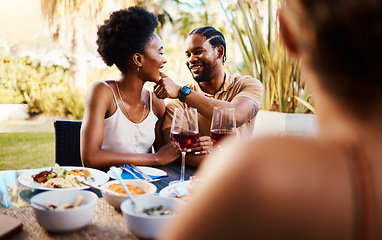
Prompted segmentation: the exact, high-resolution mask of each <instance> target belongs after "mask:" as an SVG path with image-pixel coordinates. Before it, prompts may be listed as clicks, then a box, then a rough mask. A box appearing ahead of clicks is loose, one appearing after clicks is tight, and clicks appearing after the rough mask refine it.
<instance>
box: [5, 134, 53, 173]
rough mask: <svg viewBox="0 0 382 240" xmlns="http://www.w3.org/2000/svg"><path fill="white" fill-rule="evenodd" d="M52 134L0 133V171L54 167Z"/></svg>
mask: <svg viewBox="0 0 382 240" xmlns="http://www.w3.org/2000/svg"><path fill="white" fill-rule="evenodd" d="M54 150H55V142H54V132H51V131H44V132H11V133H0V170H8V169H29V168H42V167H50V166H53V165H54V162H55V160H54V154H55V153H54Z"/></svg>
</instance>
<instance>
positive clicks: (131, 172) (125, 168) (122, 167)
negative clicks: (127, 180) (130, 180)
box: [120, 166, 142, 180]
mask: <svg viewBox="0 0 382 240" xmlns="http://www.w3.org/2000/svg"><path fill="white" fill-rule="evenodd" d="M120 168H121V169H123V170H126V171H127V172H129V173H130V174H131V175H133V177H134V178H135V179H139V180H142V179H141V178H139V177H138V176H137V175H135V173H134V172H133V171H131V170H130V169H128V168H127V167H125V166H120Z"/></svg>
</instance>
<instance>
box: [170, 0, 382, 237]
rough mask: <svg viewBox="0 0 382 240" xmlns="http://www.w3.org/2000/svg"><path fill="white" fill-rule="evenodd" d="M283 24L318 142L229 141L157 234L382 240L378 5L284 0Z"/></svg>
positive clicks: (375, 0)
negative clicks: (310, 98) (308, 92)
mask: <svg viewBox="0 0 382 240" xmlns="http://www.w3.org/2000/svg"><path fill="white" fill-rule="evenodd" d="M279 20H280V33H281V35H282V37H283V40H284V43H285V45H286V46H287V48H288V49H289V51H291V52H292V53H294V54H296V55H297V56H298V57H299V58H300V59H301V61H302V66H303V74H304V75H305V79H306V81H307V83H308V84H309V86H310V89H312V92H313V94H314V102H315V107H316V109H317V112H318V116H317V117H318V124H319V133H318V136H317V138H315V139H311V140H307V139H302V138H297V137H282V138H279V137H266V138H265V137H262V138H256V139H252V140H251V141H249V142H239V143H236V144H230V145H231V146H230V147H229V146H225V147H226V148H227V149H224V152H223V153H216V154H217V155H214V156H211V157H210V158H208V159H206V161H205V164H203V165H202V166H201V168H200V171H199V172H198V173H197V175H198V176H199V177H200V178H203V179H204V182H203V184H200V185H198V186H197V188H196V190H195V192H194V193H195V194H194V195H193V198H192V200H191V201H190V202H189V205H188V207H187V208H186V209H185V211H184V212H182V214H181V216H180V217H179V219H178V221H177V222H174V223H173V225H172V226H168V228H167V229H165V230H164V233H165V234H164V236H163V239H166V240H171V239H183V240H187V239H199V240H202V239H294V240H296V239H304V240H306V239H382V228H381V226H382V148H381V145H382V124H381V123H382V95H381V94H380V93H381V91H382V81H381V76H380V75H381V74H380V69H381V65H382V62H381V56H382V44H381V43H382V31H381V30H382V1H380V0H363V1H358V0H330V1H324V0H287V1H285V4H284V6H283V7H282V9H281V10H280V12H279ZM214 154H215V153H214Z"/></svg>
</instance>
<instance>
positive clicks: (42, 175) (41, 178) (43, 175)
mask: <svg viewBox="0 0 382 240" xmlns="http://www.w3.org/2000/svg"><path fill="white" fill-rule="evenodd" d="M52 171H53V169H51V170H45V171H42V172H39V173H37V174H34V175H32V178H33V180H35V181H36V182H38V183H44V182H46V181H48V179H47V176H48V175H49V174H50V173H52Z"/></svg>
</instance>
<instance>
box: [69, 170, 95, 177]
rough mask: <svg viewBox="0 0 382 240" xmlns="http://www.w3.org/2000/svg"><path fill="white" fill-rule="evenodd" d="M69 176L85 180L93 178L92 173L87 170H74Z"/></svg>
mask: <svg viewBox="0 0 382 240" xmlns="http://www.w3.org/2000/svg"><path fill="white" fill-rule="evenodd" d="M68 174H71V175H78V176H81V177H84V178H87V177H90V176H91V174H90V172H89V171H88V170H87V169H73V170H71V171H70V172H69V173H68Z"/></svg>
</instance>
